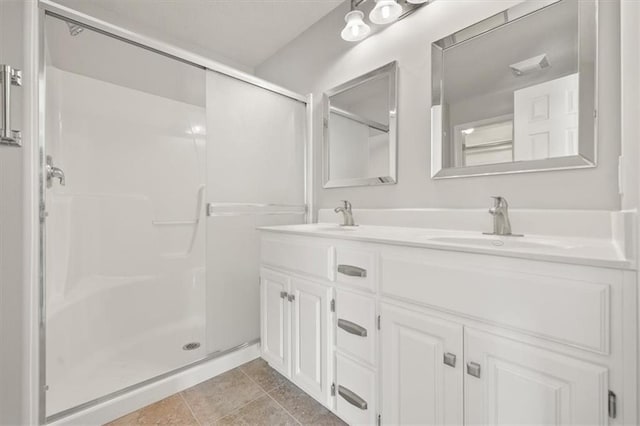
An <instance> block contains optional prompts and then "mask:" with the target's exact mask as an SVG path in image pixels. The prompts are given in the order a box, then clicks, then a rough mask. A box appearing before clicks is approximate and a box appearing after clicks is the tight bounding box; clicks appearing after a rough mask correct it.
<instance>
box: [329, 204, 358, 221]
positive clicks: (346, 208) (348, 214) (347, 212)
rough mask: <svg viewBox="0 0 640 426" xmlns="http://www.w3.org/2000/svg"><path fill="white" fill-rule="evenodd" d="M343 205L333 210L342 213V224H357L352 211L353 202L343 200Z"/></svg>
mask: <svg viewBox="0 0 640 426" xmlns="http://www.w3.org/2000/svg"><path fill="white" fill-rule="evenodd" d="M342 203H343V205H342V206H341V207H336V208H335V209H334V210H333V211H334V212H336V213H342V216H343V217H344V222H343V223H342V224H341V225H340V226H356V224H355V223H354V222H353V212H352V211H351V203H350V202H348V201H347V200H342Z"/></svg>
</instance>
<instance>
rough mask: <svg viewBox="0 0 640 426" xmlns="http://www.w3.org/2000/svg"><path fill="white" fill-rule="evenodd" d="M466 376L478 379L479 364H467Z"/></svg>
mask: <svg viewBox="0 0 640 426" xmlns="http://www.w3.org/2000/svg"><path fill="white" fill-rule="evenodd" d="M467 374H468V375H470V376H473V377H477V378H480V364H478V363H477V362H468V363H467Z"/></svg>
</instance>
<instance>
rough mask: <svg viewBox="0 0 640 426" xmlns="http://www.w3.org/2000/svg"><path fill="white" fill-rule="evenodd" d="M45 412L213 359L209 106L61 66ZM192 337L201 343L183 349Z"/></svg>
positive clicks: (54, 110) (50, 72) (51, 97)
mask: <svg viewBox="0 0 640 426" xmlns="http://www.w3.org/2000/svg"><path fill="white" fill-rule="evenodd" d="M46 79H47V87H48V89H47V115H46V118H47V122H46V125H47V129H46V135H47V140H46V146H47V154H50V155H52V157H53V159H54V164H55V165H56V166H58V167H60V168H62V169H63V170H64V172H65V174H66V186H60V185H58V183H57V182H54V185H53V187H52V188H51V189H49V190H47V210H48V213H49V216H48V221H47V252H46V259H47V262H46V264H47V269H46V283H47V296H46V298H47V384H48V386H49V390H48V392H47V414H48V415H51V414H53V413H56V412H59V411H61V410H65V409H68V408H71V407H73V406H76V405H78V404H80V403H84V402H87V401H90V400H93V399H95V398H98V397H101V396H104V395H106V394H109V393H111V392H114V391H117V390H120V389H122V388H124V387H126V386H129V385H133V384H136V383H138V382H140V381H143V380H146V379H149V378H152V377H154V376H157V375H159V374H162V373H165V372H167V371H170V370H172V369H175V368H178V367H180V366H182V365H185V364H187V363H189V362H192V361H195V360H197V359H200V358H202V357H203V356H204V355H205V352H204V351H205V346H206V345H205V344H204V343H205V326H206V325H205V321H206V319H205V293H206V291H205V285H206V282H205V228H204V227H205V221H204V208H203V203H204V198H203V197H204V185H205V176H206V173H205V167H206V164H205V158H206V157H205V137H206V134H205V129H206V122H205V121H206V120H205V109H204V107H203V106H198V105H191V104H188V103H184V102H180V101H176V100H173V99H169V98H165V97H161V96H157V95H153V94H149V93H145V92H142V91H138V90H134V89H131V88H126V87H122V86H119V85H115V84H111V83H106V82H104V81H100V80H96V79H93V78H89V77H86V76H82V75H79V74H74V73H70V72H66V71H62V70H60V69H57V68H54V67H48V68H47V70H46ZM189 342H201V343H202V346H201V348H200V349H197V350H193V351H184V350H182V346H183V345H184V344H186V343H189Z"/></svg>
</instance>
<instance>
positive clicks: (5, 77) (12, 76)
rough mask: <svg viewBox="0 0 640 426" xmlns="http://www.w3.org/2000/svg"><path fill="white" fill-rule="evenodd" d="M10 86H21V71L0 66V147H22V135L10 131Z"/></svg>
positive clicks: (15, 131)
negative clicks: (0, 109)
mask: <svg viewBox="0 0 640 426" xmlns="http://www.w3.org/2000/svg"><path fill="white" fill-rule="evenodd" d="M11 86H22V71H20V70H17V69H15V68H12V67H11V66H9V65H0V96H2V99H0V102H1V103H2V114H0V145H7V146H17V147H19V146H22V134H21V133H20V131H19V130H12V129H11Z"/></svg>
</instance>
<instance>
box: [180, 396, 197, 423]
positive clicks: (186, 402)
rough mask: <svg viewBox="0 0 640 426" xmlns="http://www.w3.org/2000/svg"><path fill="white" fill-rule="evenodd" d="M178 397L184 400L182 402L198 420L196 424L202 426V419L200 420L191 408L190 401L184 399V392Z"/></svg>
mask: <svg viewBox="0 0 640 426" xmlns="http://www.w3.org/2000/svg"><path fill="white" fill-rule="evenodd" d="M178 395H180V398H182V401H184V403H185V405H186V406H187V408H188V409H189V412H190V413H191V415H192V416H193V418H194V419H195V420H196V423H198V426H202V423H201V422H200V419H199V418H198V416H196V413H195V412H194V411H193V408H191V404H189V401H187V398H185V397H184V395H183V394H182V391H180V392H178Z"/></svg>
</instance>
